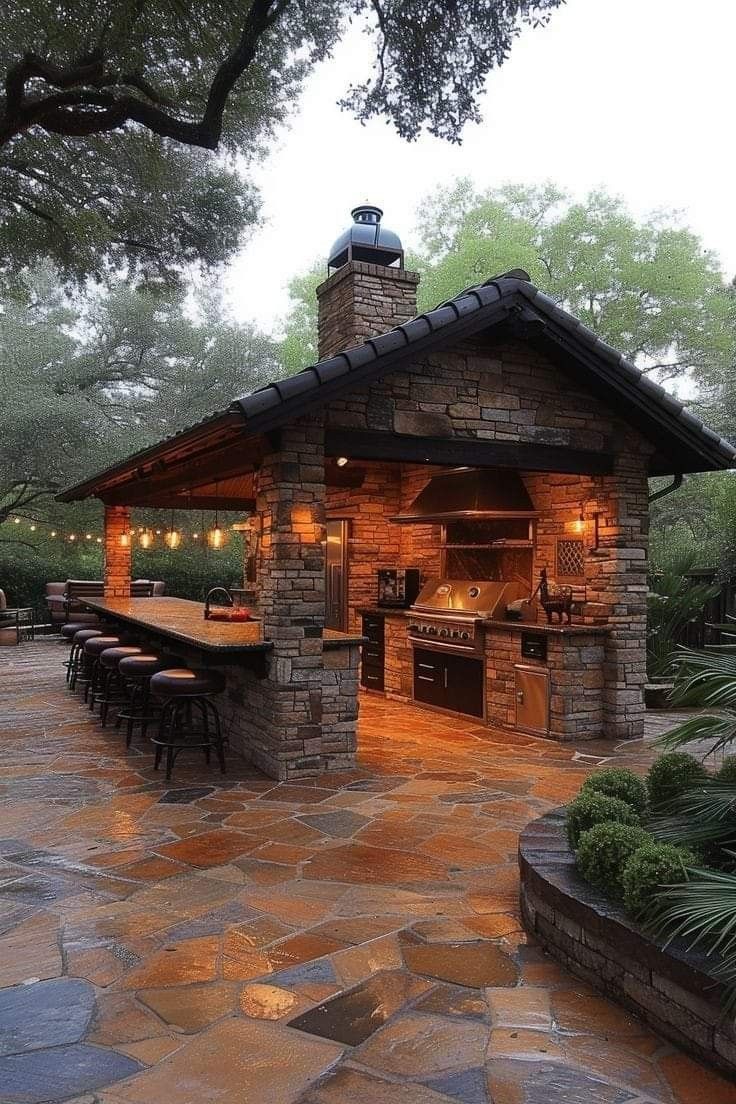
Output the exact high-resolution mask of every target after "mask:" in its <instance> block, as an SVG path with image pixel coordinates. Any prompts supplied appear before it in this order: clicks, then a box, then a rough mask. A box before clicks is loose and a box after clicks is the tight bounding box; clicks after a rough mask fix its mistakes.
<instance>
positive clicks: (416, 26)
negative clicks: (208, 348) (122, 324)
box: [0, 0, 563, 277]
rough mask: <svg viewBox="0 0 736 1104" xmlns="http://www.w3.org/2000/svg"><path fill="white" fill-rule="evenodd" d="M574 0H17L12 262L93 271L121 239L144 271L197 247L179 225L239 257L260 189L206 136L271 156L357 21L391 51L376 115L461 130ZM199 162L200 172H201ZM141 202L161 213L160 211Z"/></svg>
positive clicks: (355, 106) (357, 88)
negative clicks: (276, 134) (321, 67)
mask: <svg viewBox="0 0 736 1104" xmlns="http://www.w3.org/2000/svg"><path fill="white" fill-rule="evenodd" d="M562 2H563V0H465V2H463V3H462V4H460V3H459V2H458V0H451V2H448V0H342V2H341V3H330V2H328V0H309V2H306V0H175V2H174V0H65V3H64V4H47V3H44V2H43V0H15V2H12V0H11V3H10V4H9V5H8V4H6V5H5V9H6V11H5V19H4V26H3V38H2V45H1V46H0V63H1V64H2V67H3V71H4V75H5V80H4V92H5V94H4V97H3V99H2V100H0V150H2V154H1V155H0V203H1V204H2V207H3V208H4V211H5V214H4V221H5V228H4V233H3V235H2V236H1V237H0V250H2V252H0V258H3V260H2V261H0V264H4V265H5V266H6V267H9V268H11V269H17V268H18V267H20V266H21V265H22V264H25V263H27V261H28V258H29V257H31V256H38V255H41V254H43V255H45V256H48V257H51V258H52V259H53V260H54V261H55V263H56V264H57V265H58V266H60V268H61V270H62V271H63V272H64V274H66V275H71V276H77V277H78V276H79V275H80V274H83V273H85V272H88V271H92V272H94V273H98V271H99V264H100V261H99V256H100V254H101V253H103V254H104V253H107V252H109V253H110V257H109V263H110V264H112V265H113V266H114V265H116V264H119V263H120V261H121V260H124V261H125V262H126V264H128V265H129V266H130V268H131V269H132V271H133V273H134V274H135V273H136V272H138V270H139V269H142V271H143V273H144V274H147V273H148V272H149V270H151V269H153V270H154V271H156V272H158V273H159V274H164V275H170V274H171V271H172V270H175V269H176V266H177V264H180V263H181V261H182V257H181V256H180V255H179V253H178V252H177V249H176V240H177V235H178V234H183V238H184V242H185V244H187V245H190V246H193V253H194V255H195V256H197V258H198V259H199V258H201V259H203V260H205V261H208V260H210V259H211V254H212V252H213V251H214V252H216V253H217V254H218V256H219V259H222V258H223V257H225V256H227V255H228V252H229V251H231V250H232V248H233V242H234V241H237V223H238V220H237V218H236V217H235V216H236V215H237V214H240V215H241V216H242V215H243V214H245V215H251V216H252V214H253V211H254V206H253V202H252V197H251V196H250V193H249V192H248V190H247V189H246V190H245V192H243V191H242V185H240V184H238V183H237V180H236V178H235V176H234V168H233V165H232V163H230V164H229V165H228V164H225V163H223V162H220V163H217V164H214V165H213V164H212V163H211V162H206V161H204V160H203V159H202V158H201V157H197V156H196V151H197V150H216V149H217V150H220V151H221V153H222V154H224V155H229V156H234V155H236V154H237V155H238V157H244V158H246V160H247V159H248V158H251V157H254V156H257V155H259V154H260V153H261V152H262V149H263V143H264V142H265V141H266V140H267V139H268V137H269V136H270V135H271V134H272V133H273V131H274V129H275V127H277V126H278V125H279V124H280V123H281V122H283V120H284V119H285V117H286V115H287V112H288V109H289V107H290V105H291V104H293V102H294V101H295V99H296V96H297V94H298V91H299V88H300V86H301V83H302V81H303V79H304V77H305V76H306V75H307V74H308V73H309V72H310V71H311V69H312V67H313V66H314V65H315V64H316V63H317V62H319V61H321V60H323V59H324V58H325V57H327V56H328V54H329V53H330V52H331V51H332V49H333V48H334V47H335V45H336V43H337V41H338V40H339V38H340V35H341V34H342V33H343V31H344V29H345V27H346V25H347V23H348V21H350V20H351V19H352V20H358V21H359V22H360V23H361V24H362V25H363V27H364V29H365V31H366V34H367V37H368V38H369V40H370V51H371V52H372V55H373V57H374V65H373V71H372V75H371V77H370V78H369V79H368V80H366V81H363V82H358V83H356V84H355V85H354V86H353V87H351V88H350V89H348V90H347V93H346V95H345V98H344V100H343V105H344V106H345V107H347V108H349V109H350V110H352V111H353V112H354V113H355V114H356V115H357V117H358V118H359V119H361V120H366V119H369V118H372V117H373V116H376V115H383V116H385V117H387V118H388V119H389V120H391V122H392V123H393V124H394V126H395V127H396V129H397V130H398V132H399V133H400V134H401V135H402V136H403V137H405V138H414V137H416V136H417V134H418V133H419V132H420V130H421V129H422V128H423V127H427V129H428V130H429V131H430V132H431V133H433V134H437V135H439V136H441V137H444V138H447V139H450V140H452V141H455V140H459V136H460V132H461V130H462V127H463V126H464V124H465V123H466V122H468V121H469V120H475V119H477V118H478V117H479V113H478V106H477V100H478V97H479V94H480V92H481V90H482V88H483V83H484V81H485V79H486V77H487V75H488V73H489V72H490V71H491V69H493V68H494V66H498V65H501V64H502V63H503V61H504V60H505V59H506V58H507V56H508V54H509V52H510V50H511V47H512V44H513V41H514V39H515V37H516V36H517V35H518V34H519V32H520V30H521V29H522V27H523V26H524V25H531V26H537V25H539V24H542V23H545V22H546V21H547V20H548V19H549V17H550V14H551V12H552V11H553V9H555V8H556V7H558V6H559V5H560V4H561V3H562ZM8 8H9V10H8ZM100 163H101V168H102V172H101V174H98V166H99V165H100ZM162 174H163V175H164V176H165V178H166V179H165V181H164V187H162V186H161V185H162V181H161V176H162ZM192 177H194V178H196V181H198V182H199V184H198V186H196V187H190V188H187V181H189V180H190V179H191V178H192ZM202 192H203V193H204V196H205V202H204V203H203V204H202V206H201V208H198V207H197V206H196V204H193V203H192V199H193V197H196V196H197V195H198V194H200V193H202ZM230 198H232V199H234V200H235V202H234V203H233V204H232V205H231V206H228V202H227V201H228V199H230ZM182 199H184V200H185V202H184V205H183V210H182V209H180V203H181V200H182ZM239 204H242V206H243V210H242V211H240V212H239V211H238V206H239ZM139 212H145V214H146V215H150V214H151V213H153V214H154V220H153V221H154V226H153V227H150V228H149V227H147V225H146V221H145V219H143V218H141V217H140V213H139ZM167 212H169V213H171V214H172V215H173V216H174V219H173V225H172V226H171V227H169V228H166V227H165V214H166V213H167ZM208 218H209V219H212V220H213V225H214V229H215V231H216V233H215V234H214V235H213V236H212V237H208V234H207V229H206V228H207V226H208V225H210V222H209V221H208ZM246 221H247V219H246ZM157 228H158V229H161V228H163V229H164V233H163V234H162V235H161V237H160V238H159V237H158V236H157V234H156V232H155V231H156V229H157ZM147 231H148V232H147ZM23 234H27V246H26V249H25V251H23V250H21V254H20V257H15V256H14V252H13V249H11V245H12V244H13V243H15V245H16V246H17V242H18V241H19V240H24V239H23V238H22V235H23ZM78 239H79V240H81V241H82V242H83V246H84V247H83V249H82V250H81V252H80V253H79V254H77V253H76V251H75V249H74V246H73V243H75V242H76V241H77V240H78ZM184 252H185V253H187V251H186V249H185V251H184ZM184 259H186V258H184Z"/></svg>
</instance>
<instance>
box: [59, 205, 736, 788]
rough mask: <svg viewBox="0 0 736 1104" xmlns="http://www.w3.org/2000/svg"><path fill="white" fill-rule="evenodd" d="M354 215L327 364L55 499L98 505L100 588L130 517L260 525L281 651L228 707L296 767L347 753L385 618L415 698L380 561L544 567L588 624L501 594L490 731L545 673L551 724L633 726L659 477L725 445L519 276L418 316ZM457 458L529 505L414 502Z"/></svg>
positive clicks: (262, 597) (379, 233)
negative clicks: (339, 567) (239, 514)
mask: <svg viewBox="0 0 736 1104" xmlns="http://www.w3.org/2000/svg"><path fill="white" fill-rule="evenodd" d="M353 216H354V220H355V221H354V224H353V226H352V227H351V228H350V229H349V230H348V231H346V233H345V234H344V235H343V236H342V237H341V238H340V239H338V241H337V242H336V243H335V246H334V247H333V250H332V251H331V254H330V261H329V264H330V268H331V269H333V271H332V273H331V274H330V275H329V276H328V278H327V279H326V280H325V282H324V283H323V284H322V285H321V286H320V288H318V291H317V294H318V298H319V352H320V357H321V359H320V361H319V362H318V363H317V364H315V365H313V366H311V367H309V368H306V369H304V370H303V371H302V372H300V373H298V374H297V375H295V376H292V377H290V378H288V379H284V380H281V381H278V382H276V383H273V384H270V385H268V386H266V387H264V388H261V389H259V390H258V391H255V392H254V393H252V394H250V395H247V396H245V397H244V398H242V399H238V400H236V401H234V402H233V403H232V404H231V406H230V407H229V408H228V409H227V410H226V411H224V412H222V413H219V414H214V415H213V416H212V417H211V418H208V419H206V420H205V421H203V422H200V423H199V424H197V425H195V426H193V427H191V428H190V429H188V430H185V431H183V432H181V433H179V434H177V435H176V436H174V437H172V438H168V439H167V440H164V441H162V442H161V443H160V444H158V445H156V446H154V447H152V448H150V449H147V450H145V451H144V452H141V453H138V454H136V455H135V456H132V457H131V458H130V459H129V460H127V461H124V462H123V463H121V464H117V465H115V466H114V467H112V468H110V469H108V470H107V471H105V472H102V473H101V474H99V475H97V476H95V477H93V478H91V479H89V480H87V481H86V482H84V483H82V484H79V485H77V486H76V487H73V488H70V489H69V490H68V491H66V492H64V494H63V495H61V496H60V497H61V499H62V500H63V501H72V500H76V499H81V498H86V497H89V496H92V495H94V496H96V497H98V498H100V499H101V500H102V501H103V503H104V504H105V584H106V594H107V595H108V596H109V597H116V596H117V597H124V596H126V595H128V593H129V589H128V588H129V583H130V547H129V545H128V546H125V547H124V546H123V544H124V542H121V536H122V534H123V533H125V532H126V531H127V529H128V526H129V518H130V508H131V507H134V506H146V507H162V508H166V509H177V510H180V509H188V508H191V509H197V510H201V509H207V508H215V506H219V507H220V508H221V509H230V510H239V511H240V510H242V511H243V513H244V514H245V513H247V514H250V515H252V518H251V520H252V524H253V527H254V531H255V534H256V538H257V539H256V543H255V548H256V561H257V579H256V590H257V615H258V616H259V617H260V618H261V619H262V632H263V635H264V637H265V638H266V639H268V640H269V641H271V642H272V649H271V651H270V652H268V653H267V655H266V660H265V676H264V672H263V671H260V672H259V671H256V670H253V669H250V668H245V667H243V668H242V669H241V668H240V667H238V666H229V667H228V668H227V670H228V692H227V704H226V707H225V720H226V724H227V727H228V730H229V735H230V739H231V743H232V744H233V746H235V747H236V748H238V749H240V750H241V751H243V753H244V754H246V755H248V756H249V757H251V758H252V759H253V760H254V762H255V763H256V764H257V765H258V766H259V767H261V768H262V769H263V770H265V771H266V772H267V773H269V774H271V775H273V776H274V777H278V778H282V779H283V778H290V777H296V776H303V775H309V774H315V773H318V772H320V771H323V770H329V769H342V768H344V767H346V766H348V765H350V764H352V762H353V757H354V752H355V742H356V723H357V713H358V681H359V666H360V656H359V643H360V639H361V632H362V630H363V629H366V628H368V629H370V625H371V624H372V623H373V622H374V621H376V620H377V619H378V620H379V621H380V623H381V624H380V634H379V636H378V637H377V640H380V648H378V649H377V650H378V652H379V653H380V657H381V663H382V672H383V678H382V680H381V683H382V686H383V690H382V692H384V693H387V694H389V695H391V696H393V697H397V698H402V697H403V698H411V697H412V696H414V695H415V688H416V681H415V675H416V670H415V667H416V664H417V662H418V659H417V655H418V652H417V641H416V639H413V635H414V636H416V634H415V633H414V634H413V632H412V629H413V627H414V626H413V622H416V620H417V617H416V615H413V616H411V617H410V616H407V614H406V612H405V611H402V610H396V611H386V610H383V611H382V610H377V609H376V608H375V599H376V591H375V572H376V570H377V569H378V568H383V567H399V568H400V567H405V568H419V569H421V572H422V576H423V578H424V579H428V578H431V577H433V576H440V575H445V574H448V573H452V574H455V575H456V576H457V577H459V578H461V579H468V580H471V579H478V578H480V579H481V580H482V581H484V580H489V581H495V582H514V583H515V585H516V586H517V588H521V589H519V590H518V593H519V594H521V593H527V592H528V591H529V590H530V589H531V584H532V583H533V581H534V580H536V578H537V576H538V574H539V572H540V570H541V569H542V568H546V570H547V572H548V573H549V575H550V577H551V578H556V579H559V578H561V577H562V576H563V575H564V576H565V581H567V580H569V581H570V582H571V584H572V585H573V586H574V593H575V598H576V602H577V609H578V611H579V612H578V614H577V615H576V617H575V624H573V625H572V626H570V627H564V628H559V627H557V626H555V627H554V628H553V629H548V628H547V626H546V625H542V624H536V625H532V626H528V625H520V624H519V623H518V622H511V621H505V620H504V617H503V615H504V613H505V607H502V606H498V607H497V608H495V609H494V612H493V615H492V616H491V617H489V616H486V617H485V618H479V619H478V621H477V632H478V634H479V636H480V640H479V646H477V647H476V649H475V652H474V655H473V657H472V658H473V660H474V662H475V663H476V667H475V669H474V671H475V672H477V671H478V670H479V668H478V666H477V664H478V663H480V664H481V667H480V671H481V674H480V679H481V684H480V685H481V689H480V693H481V697H482V710H481V713H480V714H478V715H479V717H480V716H482V718H483V720H482V721H479V723H483V722H485V723H487V724H489V725H493V726H495V727H497V728H498V727H503V726H505V725H507V726H509V727H514V724H515V723H517V724H518V716H519V714H518V712H517V706H518V704H519V703H518V695H519V690H518V682H517V681H516V680H517V678H518V671H519V670H521V669H522V668H524V667H526V668H530V669H531V670H532V674H534V673H535V670H536V669H537V668H539V670H538V671H536V673H537V674H540V673H541V671H542V670H544V672H545V677H546V682H545V687H546V689H545V690H544V693H546V695H547V714H546V734H548V735H550V736H553V737H556V738H559V739H565V738H573V737H575V738H581V737H584V736H586V735H587V736H590V737H596V736H600V735H602V734H603V735H607V736H611V737H616V738H632V737H638V736H640V735H641V733H642V726H643V709H644V707H643V686H644V682H645V632H646V557H647V529H648V486H647V479H648V477H650V476H654V475H670V474H674V475H681V474H682V473H685V472H695V471H710V470H718V469H723V468H728V467H730V466H731V465H732V464H733V462H734V458H735V453H734V450H733V449H732V448H731V446H730V445H729V444H728V443H726V442H725V441H723V440H722V439H720V438H719V437H718V436H717V435H716V434H715V433H713V432H712V431H711V430H709V429H707V428H706V427H705V426H704V425H703V424H702V422H700V421H699V420H698V419H697V418H695V417H694V416H693V415H691V414H690V413H689V412H687V411H685V410H684V409H683V407H682V404H681V403H679V402H678V401H677V400H676V399H674V398H673V397H671V396H670V395H667V394H666V393H665V392H664V391H663V389H662V388H660V387H658V386H657V385H656V384H655V383H653V382H652V381H651V380H649V379H648V378H647V377H646V376H644V375H642V373H641V372H640V371H639V370H638V369H637V368H636V367H634V366H633V365H632V364H629V363H628V362H627V361H625V360H624V359H623V358H622V357H621V356H620V355H619V354H618V353H616V352H615V350H614V349H612V348H610V347H609V346H607V345H606V344H605V343H603V342H601V341H600V340H599V339H597V338H596V336H595V334H594V333H593V332H592V331H590V330H589V329H587V328H586V327H585V326H583V325H581V324H580V323H579V322H578V321H576V320H575V319H574V318H572V317H571V316H570V315H568V314H566V313H565V312H564V311H562V310H561V309H559V308H558V307H557V306H555V304H554V303H553V302H552V301H551V300H550V299H549V298H548V297H547V296H545V295H543V294H542V293H541V292H540V291H538V290H537V289H536V288H535V287H534V286H533V285H532V284H531V282H530V281H529V279H528V277H527V275H526V274H525V273H523V272H520V271H514V272H510V273H507V274H505V275H502V276H498V277H495V278H493V279H490V280H488V281H486V282H485V283H482V284H479V285H477V286H474V287H471V288H468V289H466V290H465V291H463V292H461V293H460V294H459V295H458V296H457V297H456V298H455V299H453V300H451V301H449V302H447V303H444V304H441V305H440V306H438V307H437V308H436V309H434V310H431V311H429V312H427V313H426V314H424V315H421V316H419V317H415V314H416V286H417V283H418V277H417V275H416V274H414V273H411V272H407V271H406V270H405V269H403V267H401V265H402V262H403V254H402V251H401V245H400V242H399V241H398V239H397V238H396V236H395V235H392V234H390V232H388V231H386V230H385V228H384V227H383V226H382V224H381V221H380V211H379V210H378V209H377V208H370V207H362V208H356V210H355V211H354V212H353ZM345 461H347V462H345ZM463 468H470V469H473V470H474V471H475V472H477V471H480V473H481V475H480V476H478V475H477V474H476V475H475V476H474V478H475V480H476V482H477V484H478V486H479V487H481V488H483V487H485V488H486V489H487V490H488V489H489V488H490V489H491V490H490V491H489V493H496V495H497V497H498V495H499V494H500V495H501V498H502V499H503V493H502V492H503V488H504V487H505V485H506V484H507V483H508V484H509V485H510V484H513V485H514V487H515V492H514V495H515V496H516V499H517V501H516V502H515V503H514V502H512V503H511V509H506V510H503V509H499V508H498V506H497V504H496V507H495V508H494V507H493V506H491V507H488V504H485V506H483V505H482V506H481V508H480V510H477V509H475V507H473V506H472V505H471V506H468V504H467V503H463V502H458V503H457V504H456V508H455V509H453V504H452V503H450V504H449V506H448V505H447V503H446V504H445V507H444V510H445V513H444V514H443V513H441V512H440V513H436V512H435V513H432V512H431V511H429V512H428V513H425V514H422V513H421V510H420V511H419V513H418V514H417V512H416V510H415V503H417V502H420V503H421V499H422V496H421V492H422V490H423V489H424V488H426V487H427V485H428V484H429V483H430V480H431V479H432V478H433V477H434V476H437V474H438V473H439V472H455V471H456V469H463ZM457 485H458V486H459V485H460V483H458V484H457ZM493 488H495V492H493ZM432 493H433V492H430V493H429V497H430V498H431V497H432ZM483 493H485V492H483ZM425 497H426V496H425ZM512 497H513V496H512ZM520 497H523V498H524V503H523V505H524V507H525V508H524V509H522V508H521V506H520V505H519V498H520ZM529 504H531V506H532V509H531V510H529V509H528V505H529ZM474 510H475V512H474ZM458 515H462V517H463V518H464V520H465V521H466V522H467V521H470V522H473V523H474V524H476V525H481V524H482V523H487V524H490V523H491V522H493V523H494V524H495V525H498V524H499V523H500V524H501V525H502V526H504V525H506V526H510V525H511V523H512V522H513V523H514V526H517V527H518V524H519V522H520V521H521V520H523V519H525V520H526V524H527V526H530V528H527V530H526V531H525V534H521V535H520V532H519V530H518V528H514V527H513V526H512V527H511V528H510V529H509V528H508V527H507V528H506V530H505V532H506V538H504V537H503V534H502V536H501V539H500V541H494V539H493V536H492V533H493V529H491V530H488V531H487V534H486V538H484V539H481V538H479V537H478V532H479V530H477V529H476V530H475V531H474V532H473V533H472V534H471V537H470V538H467V539H466V540H465V544H468V545H473V544H483V543H484V540H485V545H487V547H486V546H484V547H483V548H480V549H478V548H475V549H468V548H467V547H466V548H459V547H457V546H458V545H461V544H463V540H462V539H458V538H457V537H455V538H454V539H453V538H452V535H451V534H452V532H453V530H452V527H451V523H452V522H453V521H457V520H459V518H458ZM331 520H335V521H337V520H340V521H341V522H343V523H344V529H343V533H349V539H348V542H347V547H346V552H345V555H346V563H345V569H346V575H347V579H346V588H345V589H346V609H345V610H344V611H343V614H342V616H343V618H344V621H343V624H342V626H341V628H342V631H339V630H338V631H336V630H335V629H325V625H326V622H328V621H332V623H333V624H334V623H335V621H334V618H333V617H332V616H328V613H327V611H326V586H325V559H326V547H327V540H326V532H327V530H326V525H327V523H328V522H330V521H331ZM348 527H349V529H348ZM455 532H457V530H455ZM488 533H491V535H490V536H488ZM509 534H510V535H509ZM448 557H450V559H449V560H448ZM217 581H218V580H213V583H214V582H217ZM330 613H331V611H330ZM362 619H363V620H362ZM366 619H367V620H366ZM532 630H533V632H532ZM530 632H531V635H532V636H533V637H534V638H535V639H536V645H535V647H536V649H537V650H536V652H535V647H531V649H530V643H531V644H532V645H534V640H531V641H530V639H529V635H530ZM369 635H371V633H370V631H369ZM540 640H541V642H542V644H540ZM370 643H371V642H369V645H370ZM525 646H526V651H524V648H525ZM368 650H370V648H369V649H368ZM375 650H376V649H374V651H375ZM430 650H431V649H430ZM434 650H435V651H436V650H437V648H436V647H435V649H434ZM530 652H531V654H530ZM521 660H523V661H524V662H523V663H522V662H521ZM367 662H368V661H366V663H367ZM448 663H449V661H448ZM366 669H367V668H366ZM448 669H449V668H447V667H446V668H444V670H445V675H444V679H445V685H447V673H446V671H447V670H448ZM453 669H454V668H453ZM468 670H469V668H468ZM458 671H459V674H457V677H459V678H460V680H461V682H462V680H463V678H464V675H463V673H462V668H458ZM473 678H475V675H473ZM364 682H365V679H364ZM368 685H370V683H368ZM522 696H523V695H522ZM453 700H455V699H453ZM435 704H437V703H436V702H435ZM439 704H440V705H441V704H443V703H442V702H440V703H439ZM445 704H446V703H445ZM451 704H452V703H451ZM456 705H457V706H458V707H459V708H462V701H461V700H460V701H456ZM532 730H534V731H545V730H543V729H541V728H536V727H533V729H532Z"/></svg>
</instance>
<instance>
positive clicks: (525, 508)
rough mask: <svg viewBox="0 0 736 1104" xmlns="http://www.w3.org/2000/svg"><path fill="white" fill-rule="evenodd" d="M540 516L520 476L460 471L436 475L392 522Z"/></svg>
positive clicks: (491, 470)
mask: <svg viewBox="0 0 736 1104" xmlns="http://www.w3.org/2000/svg"><path fill="white" fill-rule="evenodd" d="M536 516H537V511H536V510H535V509H534V506H533V504H532V500H531V499H530V498H529V494H528V492H527V489H526V487H525V486H524V483H523V481H522V478H521V476H520V475H519V473H518V472H516V471H514V470H513V469H510V470H504V469H500V468H456V469H455V470H454V471H449V472H442V473H441V474H439V475H433V476H432V478H431V479H430V481H429V483H428V484H427V486H426V487H425V488H424V490H422V491H420V492H419V494H418V495H417V497H416V498H415V499H414V501H413V502H412V504H411V506H410V507H409V509H408V510H407V511H406V513H404V514H398V515H397V516H396V517H392V518H391V519H390V520H391V521H395V522H399V523H402V524H405V525H408V524H410V523H412V522H414V523H418V524H420V523H423V522H439V521H453V520H456V519H461V518H478V519H480V518H510V517H516V518H532V517H536Z"/></svg>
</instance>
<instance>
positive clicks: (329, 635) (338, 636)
mask: <svg viewBox="0 0 736 1104" xmlns="http://www.w3.org/2000/svg"><path fill="white" fill-rule="evenodd" d="M367 639H368V637H367V636H361V634H360V633H345V632H340V631H339V629H325V630H324V632H323V633H322V645H323V647H324V650H325V651H326V652H330V651H334V649H335V648H347V647H348V646H349V645H350V644H365V642H366V640H367Z"/></svg>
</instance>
